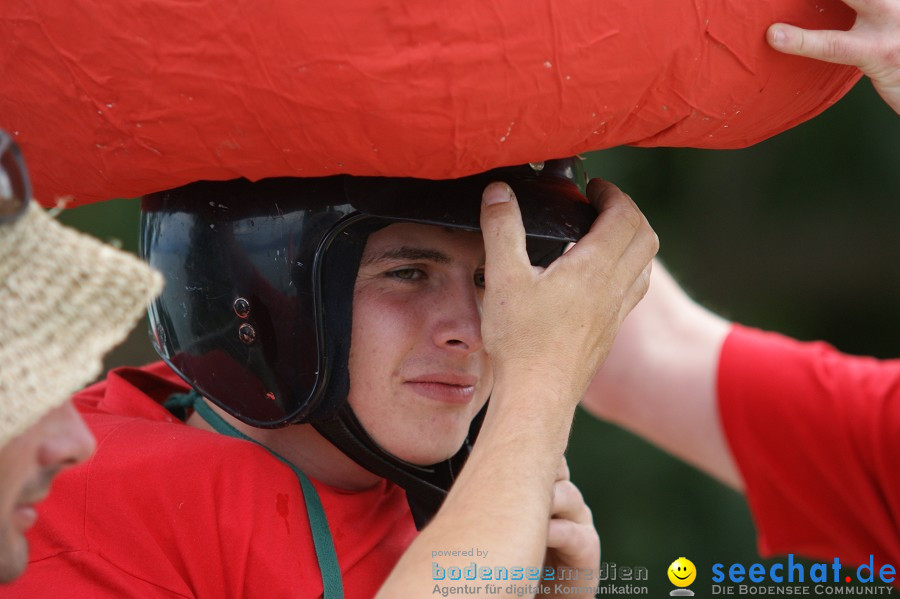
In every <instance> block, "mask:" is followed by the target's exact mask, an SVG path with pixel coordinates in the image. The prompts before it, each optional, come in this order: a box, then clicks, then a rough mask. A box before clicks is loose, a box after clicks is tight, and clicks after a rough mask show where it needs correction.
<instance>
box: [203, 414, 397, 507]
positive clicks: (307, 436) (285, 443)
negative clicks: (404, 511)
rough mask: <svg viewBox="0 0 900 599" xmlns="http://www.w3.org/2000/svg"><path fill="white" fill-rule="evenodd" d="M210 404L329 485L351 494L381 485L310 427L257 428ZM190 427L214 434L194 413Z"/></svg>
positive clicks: (232, 423) (229, 421) (372, 475)
mask: <svg viewBox="0 0 900 599" xmlns="http://www.w3.org/2000/svg"><path fill="white" fill-rule="evenodd" d="M203 401H206V403H207V405H209V406H210V407H211V408H212V409H213V410H215V411H216V413H217V414H218V415H219V416H221V417H222V418H223V419H224V420H225V422H227V423H228V424H230V425H231V426H233V427H234V428H236V429H237V430H239V431H241V432H242V433H244V434H245V435H247V436H248V437H250V438H251V439H253V440H254V441H257V442H259V443H261V444H262V445H264V446H265V447H267V448H268V449H270V450H271V451H274V452H275V453H277V454H278V455H280V456H281V457H283V458H284V459H286V460H287V461H289V462H290V463H291V464H293V465H294V466H296V467H297V468H298V469H299V470H300V471H301V472H303V473H304V474H305V475H307V476H309V477H311V478H314V479H316V480H318V481H321V482H323V483H325V484H327V485H331V486H333V487H337V488H340V489H347V490H351V491H361V490H363V489H368V488H369V487H372V486H373V485H375V484H377V483H378V481H379V480H380V477H379V476H377V475H375V474H372V473H371V472H369V471H368V470H366V469H365V468H363V467H362V466H360V465H359V464H357V463H356V462H354V461H353V460H351V459H350V458H348V457H347V456H346V455H344V454H343V452H341V450H339V449H338V448H337V447H335V446H334V445H332V444H331V443H330V442H329V441H328V440H327V439H325V438H324V437H323V436H322V435H320V434H319V433H318V431H316V430H315V429H314V428H313V427H312V426H311V425H309V424H293V425H290V426H286V427H283V428H272V429H266V428H256V427H253V426H250V425H249V424H245V423H243V422H241V421H240V420H238V419H237V418H235V417H233V416H231V415H229V414H227V413H226V412H224V411H223V410H222V409H220V408H219V407H218V406H216V405H215V404H213V403H212V402H210V401H207V400H206V399H204V400H203ZM187 424H188V425H189V426H193V427H194V428H199V429H203V430H207V431H213V432H214V429H213V428H212V426H210V425H209V423H207V422H206V421H205V420H203V418H202V417H201V416H200V415H199V414H197V413H196V412H194V413H193V414H191V416H190V418H188V420H187Z"/></svg>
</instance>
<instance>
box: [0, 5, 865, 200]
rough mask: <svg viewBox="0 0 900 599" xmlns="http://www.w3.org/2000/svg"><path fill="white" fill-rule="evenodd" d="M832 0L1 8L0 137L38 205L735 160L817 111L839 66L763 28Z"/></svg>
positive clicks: (819, 23) (847, 17)
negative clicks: (318, 183) (513, 170)
mask: <svg viewBox="0 0 900 599" xmlns="http://www.w3.org/2000/svg"><path fill="white" fill-rule="evenodd" d="M853 19H854V14H853V12H852V11H851V10H850V9H849V8H847V7H846V6H845V5H844V4H843V3H841V2H840V1H839V0H817V1H816V2H812V1H810V0H757V1H755V2H745V1H744V0H670V1H666V2H658V1H656V0H609V1H607V2H596V1H593V0H569V1H567V2H551V1H550V0H538V1H534V2H522V1H521V0H457V1H455V2H452V3H446V2H445V3H441V2H420V3H402V2H366V1H363V0H336V1H334V2H330V3H322V2H318V3H297V2H289V1H287V0H275V1H271V2H263V3H259V2H249V1H247V0H227V1H226V0H193V1H191V2H183V1H181V0H177V1H176V0H127V1H123V2H112V3H110V2H106V1H101V0H82V1H81V2H77V3H67V2H62V3H61V2H57V1H55V0H5V1H4V9H3V15H2V16H0V126H2V127H4V128H6V129H8V130H10V131H11V132H12V134H13V135H14V137H15V139H16V140H17V141H18V142H19V143H20V144H21V146H22V147H23V150H24V153H25V155H26V158H27V160H28V162H29V164H30V166H31V170H32V175H33V179H34V184H35V191H36V196H37V198H38V199H39V200H40V201H41V202H42V203H44V204H47V205H51V204H53V203H54V198H55V197H56V196H64V195H71V196H74V200H75V203H85V202H93V201H97V200H104V199H109V198H113V197H133V196H137V195H140V194H143V193H148V192H152V191H158V190H161V189H168V188H171V187H176V186H178V185H182V184H185V183H188V182H190V181H194V180H198V179H230V178H234V177H238V176H245V177H248V178H250V179H254V180H255V179H260V178H264V177H271V176H318V175H331V174H336V173H349V174H354V175H386V176H417V177H426V178H451V177H459V176H463V175H467V174H472V173H475V172H481V171H484V170H488V169H490V168H494V167H497V166H503V165H510V164H523V163H525V162H529V161H538V160H544V159H548V158H558V157H562V156H568V155H572V154H576V153H579V152H583V151H588V150H595V149H601V148H608V147H612V146H617V145H622V144H637V145H643V146H693V147H700V148H737V147H744V146H747V145H750V144H753V143H755V142H757V141H760V140H762V139H765V138H767V137H770V136H772V135H775V134H777V133H779V132H781V131H783V130H785V129H787V128H789V127H792V126H794V125H796V124H798V123H800V122H802V121H804V120H806V119H808V118H811V117H812V116H814V115H816V114H818V113H819V112H821V111H822V110H824V109H825V108H827V107H828V106H829V105H831V104H833V103H834V102H835V101H836V100H837V99H838V98H840V97H841V96H842V95H843V94H844V93H845V92H846V91H847V90H848V89H849V88H850V87H851V86H852V85H853V83H855V82H856V80H857V79H858V78H859V73H858V72H857V71H856V69H853V68H849V67H842V66H836V65H830V64H826V63H821V62H818V61H813V60H808V59H803V58H797V57H790V56H785V55H781V54H779V53H777V52H775V51H774V50H772V49H770V48H769V47H768V46H767V44H766V42H765V31H766V28H767V27H768V26H769V25H770V24H772V23H773V22H776V21H786V22H789V23H793V24H797V25H800V26H804V27H808V28H816V29H847V28H849V26H850V25H851V24H852V22H853Z"/></svg>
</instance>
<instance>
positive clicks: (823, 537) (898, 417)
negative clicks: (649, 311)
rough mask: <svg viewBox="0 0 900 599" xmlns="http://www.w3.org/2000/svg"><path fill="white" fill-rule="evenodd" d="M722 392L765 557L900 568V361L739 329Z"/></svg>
mask: <svg viewBox="0 0 900 599" xmlns="http://www.w3.org/2000/svg"><path fill="white" fill-rule="evenodd" d="M718 393H719V408H720V411H721V415H722V422H723V425H724V427H725V432H726V436H727V438H728V441H729V444H730V446H731V449H732V452H733V454H734V456H735V458H736V460H737V463H738V466H739V468H740V471H741V474H742V475H743V477H744V480H745V482H746V494H747V499H748V501H749V503H750V508H751V510H752V513H753V516H754V519H755V521H756V525H757V529H758V534H759V550H760V553H761V554H762V555H764V556H771V555H775V554H787V553H795V554H803V555H807V556H810V557H814V558H819V559H827V560H829V561H831V559H833V558H834V557H839V558H841V563H842V564H845V565H857V564H863V563H865V564H868V562H869V555H870V554H871V555H874V556H875V557H874V562H875V565H876V574H877V567H878V565H879V564H884V563H889V564H892V565H893V566H894V567H895V568H898V570H900V470H898V467H900V360H889V361H878V360H875V359H873V358H862V357H855V356H848V355H845V354H841V353H839V352H838V351H836V350H835V349H834V348H832V347H831V346H829V345H827V344H825V343H800V342H798V341H795V340H793V339H788V338H786V337H782V336H781V335H776V334H773V333H764V332H761V331H757V330H753V329H748V328H744V327H740V326H735V327H734V329H733V330H732V332H731V334H730V335H729V336H728V338H727V339H726V341H725V345H724V347H723V349H722V354H721V358H720V365H719V379H718ZM876 579H877V578H876ZM894 584H895V585H898V586H900V582H898V581H897V580H895V581H894Z"/></svg>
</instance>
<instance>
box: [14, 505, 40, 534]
mask: <svg viewBox="0 0 900 599" xmlns="http://www.w3.org/2000/svg"><path fill="white" fill-rule="evenodd" d="M35 522H37V510H36V509H35V507H34V505H33V504H27V503H23V504H19V505H17V506H16V507H15V509H14V510H13V523H14V525H15V527H16V528H17V529H18V530H19V532H25V531H26V530H28V529H29V528H31V527H32V526H34V523H35Z"/></svg>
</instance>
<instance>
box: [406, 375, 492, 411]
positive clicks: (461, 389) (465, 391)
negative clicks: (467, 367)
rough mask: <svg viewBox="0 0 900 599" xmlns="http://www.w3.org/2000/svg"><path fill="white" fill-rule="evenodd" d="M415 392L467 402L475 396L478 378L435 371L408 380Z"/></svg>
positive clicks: (460, 402)
mask: <svg viewBox="0 0 900 599" xmlns="http://www.w3.org/2000/svg"><path fill="white" fill-rule="evenodd" d="M403 384H404V386H406V387H407V388H409V389H411V390H412V391H413V392H415V393H417V394H419V395H422V396H424V397H427V398H429V399H434V400H437V401H441V402H444V403H454V404H467V403H469V402H470V401H472V399H474V397H475V386H476V385H477V384H478V378H477V377H474V376H469V375H460V374H455V373H449V372H447V373H434V374H426V375H422V376H417V377H413V378H411V379H408V380H406V381H405V382H404V383H403Z"/></svg>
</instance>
